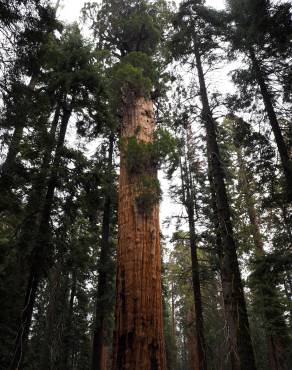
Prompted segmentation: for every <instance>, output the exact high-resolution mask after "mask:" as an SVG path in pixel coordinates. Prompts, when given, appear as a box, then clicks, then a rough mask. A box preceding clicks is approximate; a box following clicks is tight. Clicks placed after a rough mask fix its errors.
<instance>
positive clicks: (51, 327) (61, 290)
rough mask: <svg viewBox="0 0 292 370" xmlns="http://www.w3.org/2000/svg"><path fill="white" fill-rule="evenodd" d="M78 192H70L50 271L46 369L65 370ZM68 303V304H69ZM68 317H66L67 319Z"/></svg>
mask: <svg viewBox="0 0 292 370" xmlns="http://www.w3.org/2000/svg"><path fill="white" fill-rule="evenodd" d="M74 194H75V191H71V193H70V195H69V196H68V198H67V200H66V203H65V206H64V217H63V220H62V229H61V232H60V240H59V243H58V244H59V246H60V248H59V249H58V256H57V262H56V266H55V267H53V268H52V269H51V272H50V297H49V304H48V308H47V313H46V328H45V340H44V344H43V348H42V357H41V366H40V369H43V370H58V369H60V370H63V367H62V357H63V355H64V352H63V351H62V349H63V348H62V343H63V340H64V329H63V328H64V321H65V325H66V319H67V317H66V310H67V307H66V306H68V302H66V301H68V290H69V288H68V283H69V276H68V272H67V271H68V267H67V260H66V258H64V254H65V253H66V249H67V243H66V237H67V233H68V228H69V227H70V226H71V225H72V224H73V223H74V221H75V218H76V215H77V212H76V211H75V212H73V208H72V207H73V205H74V202H73V198H74ZM66 303H67V304H66ZM64 317H65V320H64Z"/></svg>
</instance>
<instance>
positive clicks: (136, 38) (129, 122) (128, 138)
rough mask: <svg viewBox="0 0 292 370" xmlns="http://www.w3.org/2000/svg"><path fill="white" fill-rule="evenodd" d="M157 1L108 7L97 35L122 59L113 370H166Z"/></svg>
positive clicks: (117, 71)
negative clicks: (155, 143) (157, 135)
mask: <svg viewBox="0 0 292 370" xmlns="http://www.w3.org/2000/svg"><path fill="white" fill-rule="evenodd" d="M158 12H159V8H158V5H157V4H156V3H154V4H151V5H150V4H147V3H146V2H145V1H125V2H124V3H123V7H122V8H121V7H120V2H118V1H105V2H104V3H103V5H102V7H101V9H100V11H99V13H98V14H97V27H98V29H97V37H98V41H99V43H100V44H102V45H103V47H107V48H108V49H109V50H113V52H114V53H115V54H116V55H117V56H118V58H119V61H118V62H117V63H116V64H115V65H114V66H113V69H112V73H113V76H114V82H113V87H114V88H115V89H117V88H118V91H119V94H118V96H117V98H118V101H119V103H120V111H121V116H122V120H121V141H120V147H121V168H120V180H119V215H118V224H119V235H118V252H117V253H118V254H117V288H116V289H117V290H116V297H117V299H116V324H115V332H114V343H113V365H112V369H126V368H131V369H141V368H143V369H165V366H166V364H165V354H164V340H163V324H162V296H161V277H160V235H159V198H160V188H159V183H158V180H157V163H156V160H155V151H154V147H153V141H154V138H155V126H156V125H155V114H154V102H153V100H152V98H151V92H152V91H153V90H154V88H155V86H154V85H155V83H157V82H158V81H157V80H158V77H159V76H158V75H159V71H158V70H157V68H158V66H157V65H156V64H155V62H154V59H153V56H154V54H155V53H156V48H157V45H158V43H159V42H160V38H161V29H160V26H159V22H158V18H157V17H158V14H159V13H158Z"/></svg>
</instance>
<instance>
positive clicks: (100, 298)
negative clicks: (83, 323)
mask: <svg viewBox="0 0 292 370" xmlns="http://www.w3.org/2000/svg"><path fill="white" fill-rule="evenodd" d="M113 150H114V136H113V134H112V135H111V136H110V140H109V158H108V183H107V187H108V188H107V190H106V191H107V194H106V197H105V202H104V209H103V220H102V239H101V249H100V256H99V264H98V266H99V267H98V286H97V294H96V306H95V307H96V312H95V326H94V333H93V348H92V364H91V369H92V370H106V358H105V357H106V356H107V351H106V348H105V347H106V341H105V339H106V336H107V335H109V332H108V331H107V328H106V327H105V320H106V317H107V316H108V314H109V311H110V307H109V306H110V301H109V300H110V297H109V291H108V290H109V280H110V276H109V274H111V273H110V272H109V268H110V262H111V249H110V245H109V237H110V225H111V215H112V199H111V190H110V188H111V184H110V181H111V178H110V173H111V171H112V167H113ZM107 297H108V298H107Z"/></svg>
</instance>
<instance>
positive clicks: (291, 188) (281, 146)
mask: <svg viewBox="0 0 292 370" xmlns="http://www.w3.org/2000/svg"><path fill="white" fill-rule="evenodd" d="M249 56H250V60H251V62H252V66H253V69H254V72H255V76H256V80H257V83H258V85H259V87H260V90H261V93H262V97H263V101H264V105H265V108H266V112H267V115H268V118H269V121H270V124H271V127H272V130H273V133H274V137H275V141H276V144H277V148H278V151H279V154H280V158H281V162H282V167H283V171H284V175H285V179H286V184H287V198H288V200H289V201H291V200H292V161H291V158H289V153H288V149H287V145H286V143H285V140H284V138H283V135H282V132H281V128H280V125H279V122H278V119H277V116H276V113H275V110H274V106H273V101H272V97H271V94H270V92H269V90H268V87H267V84H266V80H265V75H264V72H263V71H262V69H261V66H260V63H259V61H258V60H257V57H256V55H255V52H254V50H253V49H252V48H250V50H249Z"/></svg>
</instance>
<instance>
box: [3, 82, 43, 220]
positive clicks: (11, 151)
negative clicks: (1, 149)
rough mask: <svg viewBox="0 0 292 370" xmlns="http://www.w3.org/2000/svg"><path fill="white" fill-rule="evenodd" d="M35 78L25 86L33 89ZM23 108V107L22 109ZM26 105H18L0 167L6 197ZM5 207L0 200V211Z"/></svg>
mask: <svg viewBox="0 0 292 370" xmlns="http://www.w3.org/2000/svg"><path fill="white" fill-rule="evenodd" d="M36 82H37V79H36V77H34V76H33V77H31V79H30V82H29V84H28V86H27V88H28V89H31V90H34V89H35V85H36ZM22 108H23V109H22ZM25 109H26V107H21V106H20V107H19V111H18V112H17V117H16V120H15V128H14V132H13V135H12V138H11V142H10V145H9V148H8V152H7V156H6V159H5V161H4V162H3V163H2V165H1V167H0V189H1V192H2V196H4V197H8V196H9V193H10V192H11V188H12V186H13V183H14V175H15V171H16V157H17V155H18V153H19V149H20V143H21V140H22V137H23V130H24V128H25V125H26V123H27V112H26V111H25ZM6 208H7V203H5V202H4V203H3V205H2V202H0V213H1V212H3V211H5V210H6Z"/></svg>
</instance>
